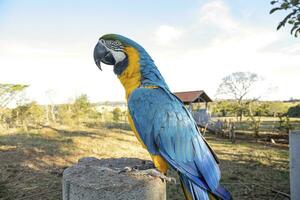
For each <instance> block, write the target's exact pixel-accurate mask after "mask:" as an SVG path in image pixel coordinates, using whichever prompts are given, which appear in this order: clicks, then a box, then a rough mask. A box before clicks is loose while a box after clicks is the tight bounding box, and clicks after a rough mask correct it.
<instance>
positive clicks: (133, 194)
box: [63, 157, 166, 200]
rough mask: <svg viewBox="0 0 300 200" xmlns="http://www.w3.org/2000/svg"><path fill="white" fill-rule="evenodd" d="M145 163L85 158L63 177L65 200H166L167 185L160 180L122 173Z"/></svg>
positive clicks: (132, 160)
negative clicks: (126, 169)
mask: <svg viewBox="0 0 300 200" xmlns="http://www.w3.org/2000/svg"><path fill="white" fill-rule="evenodd" d="M146 162H149V161H146ZM142 163H145V161H143V160H140V159H135V158H118V159H117V158H116V159H96V158H92V157H88V158H82V159H80V160H79V161H78V164H76V165H73V166H71V167H69V168H67V169H66V170H65V171H64V173H63V200H101V199H106V200H107V199H109V200H115V199H116V200H121V199H122V200H126V199H128V200H129V199H130V200H140V199H143V200H166V184H165V183H164V182H163V181H162V180H161V179H160V178H156V177H152V176H148V175H141V174H140V173H138V172H122V173H119V171H120V170H121V169H123V168H124V167H126V166H127V167H134V166H135V165H141V164H142Z"/></svg>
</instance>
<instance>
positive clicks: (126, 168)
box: [118, 167, 136, 174]
mask: <svg viewBox="0 0 300 200" xmlns="http://www.w3.org/2000/svg"><path fill="white" fill-rule="evenodd" d="M135 170H136V169H135V168H134V167H124V168H123V169H121V170H120V171H119V172H118V173H119V174H121V173H126V172H132V171H135Z"/></svg>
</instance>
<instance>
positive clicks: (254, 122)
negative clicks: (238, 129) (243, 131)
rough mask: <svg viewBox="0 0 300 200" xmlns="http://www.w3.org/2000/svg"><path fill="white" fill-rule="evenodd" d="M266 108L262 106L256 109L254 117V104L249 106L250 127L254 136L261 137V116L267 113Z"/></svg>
mask: <svg viewBox="0 0 300 200" xmlns="http://www.w3.org/2000/svg"><path fill="white" fill-rule="evenodd" d="M265 110H266V109H265V106H264V104H262V105H261V106H257V107H256V115H257V117H255V116H254V113H253V110H252V104H251V103H250V104H248V111H249V117H250V127H251V129H252V130H253V133H254V136H255V137H258V136H259V131H260V124H261V120H260V118H261V114H262V113H264V112H265Z"/></svg>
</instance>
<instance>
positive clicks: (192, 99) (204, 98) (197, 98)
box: [174, 90, 212, 104]
mask: <svg viewBox="0 0 300 200" xmlns="http://www.w3.org/2000/svg"><path fill="white" fill-rule="evenodd" d="M174 94H175V95H176V96H177V97H178V98H179V99H180V100H181V101H182V102H183V103H184V104H191V103H201V102H204V103H208V102H212V100H211V98H210V97H209V96H208V95H207V94H206V93H205V92H204V91H203V90H197V91H189V92H174Z"/></svg>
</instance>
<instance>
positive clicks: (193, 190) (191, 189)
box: [178, 172, 232, 200]
mask: <svg viewBox="0 0 300 200" xmlns="http://www.w3.org/2000/svg"><path fill="white" fill-rule="evenodd" d="M178 174H179V177H180V181H181V184H183V186H182V187H183V190H184V193H185V196H186V198H187V200H190V199H189V198H188V197H191V198H192V199H191V200H212V199H216V200H232V197H231V194H230V193H229V192H228V191H227V190H226V189H225V188H223V187H222V186H219V187H218V188H217V190H216V191H214V192H212V191H207V190H205V189H203V188H201V187H199V186H198V185H197V184H195V183H194V182H193V181H191V180H190V179H189V178H188V177H187V176H185V175H184V174H182V173H180V172H178ZM186 190H187V191H186ZM187 192H188V194H186V193H187ZM187 196H188V197H187Z"/></svg>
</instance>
